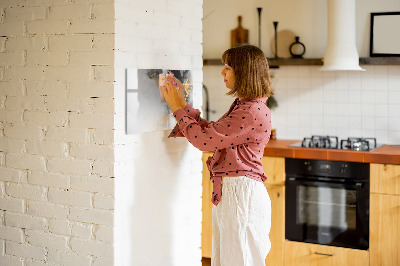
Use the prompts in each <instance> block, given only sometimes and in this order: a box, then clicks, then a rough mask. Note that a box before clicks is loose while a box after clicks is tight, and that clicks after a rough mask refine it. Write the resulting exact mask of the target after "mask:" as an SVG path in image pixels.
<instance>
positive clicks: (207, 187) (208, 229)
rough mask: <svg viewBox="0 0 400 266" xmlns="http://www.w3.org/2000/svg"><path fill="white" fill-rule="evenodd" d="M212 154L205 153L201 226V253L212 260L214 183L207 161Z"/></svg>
mask: <svg viewBox="0 0 400 266" xmlns="http://www.w3.org/2000/svg"><path fill="white" fill-rule="evenodd" d="M209 156H212V153H211V152H204V153H203V195H202V202H203V204H202V213H203V216H202V224H201V229H202V230H201V253H202V256H203V257H204V258H211V252H212V206H213V205H212V203H211V195H212V183H211V181H210V173H209V171H208V168H207V165H206V161H207V159H208V157H209Z"/></svg>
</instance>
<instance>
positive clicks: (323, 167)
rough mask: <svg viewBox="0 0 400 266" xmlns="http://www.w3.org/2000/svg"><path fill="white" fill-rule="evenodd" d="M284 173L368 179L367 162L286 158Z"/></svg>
mask: <svg viewBox="0 0 400 266" xmlns="http://www.w3.org/2000/svg"><path fill="white" fill-rule="evenodd" d="M285 168H286V174H290V175H300V176H326V177H335V178H356V179H369V164H368V163H356V162H342V161H325V160H307V159H291V158H286V164H285Z"/></svg>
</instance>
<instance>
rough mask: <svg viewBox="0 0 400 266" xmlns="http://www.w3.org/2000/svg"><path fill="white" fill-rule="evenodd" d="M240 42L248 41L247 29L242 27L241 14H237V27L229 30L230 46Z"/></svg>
mask: <svg viewBox="0 0 400 266" xmlns="http://www.w3.org/2000/svg"><path fill="white" fill-rule="evenodd" d="M242 43H249V31H248V30H246V29H244V28H243V27H242V16H238V27H237V28H236V29H234V30H231V48H233V47H236V46H237V45H238V44H242Z"/></svg>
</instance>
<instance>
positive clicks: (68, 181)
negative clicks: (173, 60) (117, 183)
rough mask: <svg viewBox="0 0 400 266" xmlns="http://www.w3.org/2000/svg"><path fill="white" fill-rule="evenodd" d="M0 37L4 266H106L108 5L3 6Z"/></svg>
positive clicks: (110, 190) (110, 158)
mask: <svg viewBox="0 0 400 266" xmlns="http://www.w3.org/2000/svg"><path fill="white" fill-rule="evenodd" d="M0 32H1V34H0V35H1V36H2V37H0V265H24V266H27V265H44V264H46V265H55V264H57V265H60V264H61V265H74V266H75V265H88V266H91V265H112V260H113V233H112V232H113V216H114V179H113V176H114V173H113V172H114V170H113V162H114V150H113V145H114V137H113V121H114V118H113V114H114V99H113V97H114V92H113V88H114V85H113V81H114V51H113V48H114V35H115V34H114V0H82V1H72V0H40V1H39V0H12V1H11V0H2V1H0ZM110 261H111V264H110V263H109V262H110Z"/></svg>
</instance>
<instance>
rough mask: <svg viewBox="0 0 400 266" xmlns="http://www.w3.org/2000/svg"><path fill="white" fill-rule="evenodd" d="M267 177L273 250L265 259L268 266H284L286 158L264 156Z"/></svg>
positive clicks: (263, 162)
mask: <svg viewBox="0 0 400 266" xmlns="http://www.w3.org/2000/svg"><path fill="white" fill-rule="evenodd" d="M261 162H262V164H263V167H264V172H265V174H266V175H267V177H268V178H267V180H266V181H265V183H264V184H265V187H266V188H267V191H268V195H269V197H270V199H271V231H270V233H269V239H270V241H271V250H270V251H269V253H268V256H267V258H266V259H265V264H266V265H267V266H275V265H283V250H284V246H283V244H284V241H285V158H283V157H270V156H264V157H263V158H262V160H261Z"/></svg>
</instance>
